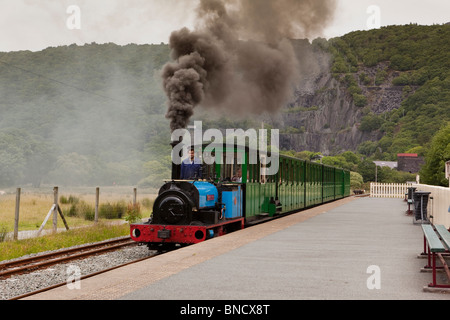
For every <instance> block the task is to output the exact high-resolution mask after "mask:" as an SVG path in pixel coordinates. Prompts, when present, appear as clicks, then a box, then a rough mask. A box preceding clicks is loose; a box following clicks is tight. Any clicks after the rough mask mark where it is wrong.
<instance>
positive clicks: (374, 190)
mask: <svg viewBox="0 0 450 320" xmlns="http://www.w3.org/2000/svg"><path fill="white" fill-rule="evenodd" d="M411 186H412V184H411V183H377V182H372V183H370V197H372V198H400V199H403V198H405V193H406V192H407V191H408V189H407V188H408V187H411Z"/></svg>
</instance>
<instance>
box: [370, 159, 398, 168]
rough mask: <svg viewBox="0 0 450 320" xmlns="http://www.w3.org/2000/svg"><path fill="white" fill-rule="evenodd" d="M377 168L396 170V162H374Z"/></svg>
mask: <svg viewBox="0 0 450 320" xmlns="http://www.w3.org/2000/svg"><path fill="white" fill-rule="evenodd" d="M374 163H375V165H376V166H378V167H389V168H391V169H395V168H397V161H374Z"/></svg>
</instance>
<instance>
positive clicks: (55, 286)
mask: <svg viewBox="0 0 450 320" xmlns="http://www.w3.org/2000/svg"><path fill="white" fill-rule="evenodd" d="M159 254H160V253H155V254H154V255H151V256H148V257H145V258H141V259H138V260H135V261H132V262H127V263H123V264H120V265H117V266H114V267H112V268H107V269H104V270H101V271H97V272H93V273H91V274H87V275H84V276H81V277H80V280H83V279H87V278H90V277H94V276H96V275H99V274H102V273H105V272H108V271H111V270H114V269H117V268H121V267H124V266H127V265H130V264H133V263H136V262H140V261H144V260H147V259H150V258H153V257H155V256H157V255H159ZM65 285H67V282H61V283H57V284H54V285H52V286H48V287H45V288H42V289H39V290H35V291H32V292H27V293H25V294H22V295H19V296H15V297H12V298H10V299H8V300H20V299H23V298H26V297H30V296H33V295H35V294H38V293H42V292H45V291H48V290H52V289H55V288H58V287H62V286H65Z"/></svg>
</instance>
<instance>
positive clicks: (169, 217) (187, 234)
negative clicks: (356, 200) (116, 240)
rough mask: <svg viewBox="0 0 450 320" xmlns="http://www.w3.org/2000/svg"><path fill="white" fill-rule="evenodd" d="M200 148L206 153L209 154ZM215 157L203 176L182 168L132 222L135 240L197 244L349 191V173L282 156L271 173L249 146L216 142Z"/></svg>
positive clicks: (157, 245)
mask: <svg viewBox="0 0 450 320" xmlns="http://www.w3.org/2000/svg"><path fill="white" fill-rule="evenodd" d="M206 147H207V146H206V145H203V146H201V148H202V149H201V150H202V151H203V153H202V155H203V157H204V158H205V157H207V156H208V155H207V152H205V148H206ZM214 150H215V154H214V157H216V159H217V157H223V159H225V158H227V159H234V160H235V161H234V162H231V163H228V162H229V161H216V162H215V163H214V164H207V163H211V162H210V161H205V160H206V159H202V164H201V169H202V170H201V171H202V174H201V179H191V180H181V179H180V177H181V166H180V165H173V166H172V179H171V180H170V181H167V182H166V183H165V184H164V185H163V186H162V187H161V188H160V190H159V193H158V197H157V198H156V200H155V202H154V205H153V214H152V217H151V218H150V219H149V221H148V222H145V223H137V224H131V226H130V233H131V237H132V239H133V240H134V241H136V242H139V243H142V244H146V245H147V246H148V247H149V249H151V250H158V251H166V250H171V249H174V248H176V247H179V246H186V245H190V244H195V243H199V242H202V241H205V240H207V239H210V238H214V237H218V236H222V235H224V234H226V233H229V232H233V231H236V230H240V229H243V228H244V227H245V226H248V225H252V224H255V223H260V222H262V221H267V220H270V219H274V218H277V217H280V216H283V215H286V214H289V213H292V212H298V211H300V210H302V209H305V208H308V207H312V206H316V205H320V204H323V203H326V202H330V201H334V200H337V199H341V198H343V197H347V196H349V195H350V172H349V171H347V170H343V169H338V168H334V167H329V166H325V165H322V164H318V163H314V162H309V161H304V160H300V159H296V158H291V157H287V156H283V155H280V156H279V170H278V172H277V173H276V174H273V175H268V174H267V173H268V170H266V169H267V167H266V163H265V161H264V159H265V157H266V156H267V153H266V154H264V153H262V152H259V150H257V151H256V152H257V155H258V156H257V157H256V159H257V163H249V162H250V161H249V160H250V152H254V150H250V149H249V148H248V147H245V148H244V147H237V146H235V147H234V148H232V149H230V148H229V146H226V147H225V146H221V145H220V146H216V147H215V149H214Z"/></svg>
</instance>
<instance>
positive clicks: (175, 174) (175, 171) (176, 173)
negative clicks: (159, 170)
mask: <svg viewBox="0 0 450 320" xmlns="http://www.w3.org/2000/svg"><path fill="white" fill-rule="evenodd" d="M179 143H181V137H180V139H179V140H178V141H172V142H171V143H170V145H171V147H172V157H173V149H174V148H175V147H176V146H177V145H178V144H179ZM180 175H181V165H180V164H175V163H174V161H172V180H179V179H180Z"/></svg>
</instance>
